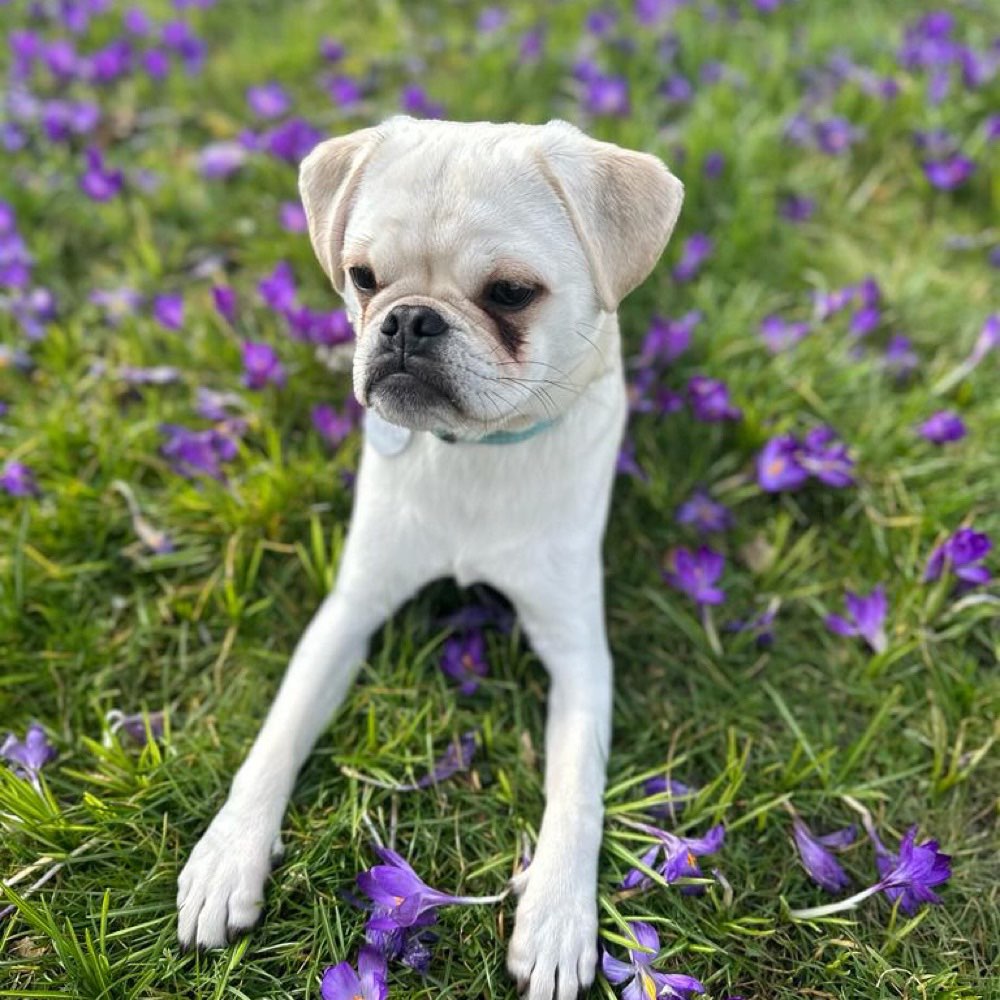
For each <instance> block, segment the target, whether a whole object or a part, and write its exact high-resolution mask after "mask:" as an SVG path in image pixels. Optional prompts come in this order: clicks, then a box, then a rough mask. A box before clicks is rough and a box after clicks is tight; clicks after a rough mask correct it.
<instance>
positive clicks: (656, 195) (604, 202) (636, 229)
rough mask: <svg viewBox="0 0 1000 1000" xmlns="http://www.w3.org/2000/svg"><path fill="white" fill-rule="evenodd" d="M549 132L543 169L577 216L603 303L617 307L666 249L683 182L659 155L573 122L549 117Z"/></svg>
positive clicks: (609, 308)
mask: <svg viewBox="0 0 1000 1000" xmlns="http://www.w3.org/2000/svg"><path fill="white" fill-rule="evenodd" d="M542 136H543V139H542V144H541V148H540V150H539V162H540V166H541V168H542V172H543V173H544V174H545V176H546V178H547V180H548V182H549V184H550V185H551V186H552V188H553V189H554V191H555V193H556V196H557V197H558V198H559V200H560V201H561V202H562V204H563V207H564V208H565V209H566V212H567V213H568V215H569V217H570V220H571V221H572V223H573V228H574V229H575V230H576V234H577V237H578V239H579V240H580V243H581V244H582V246H583V250H584V253H585V254H586V255H587V262H588V264H589V266H590V272H591V275H592V277H593V281H594V287H595V288H596V289H597V294H598V297H599V298H600V301H601V306H602V308H603V309H605V310H606V311H607V312H613V311H614V310H615V309H617V308H618V303H619V302H621V300H622V299H623V298H625V296H626V295H628V293H629V292H631V291H632V289H633V288H635V287H636V286H637V285H639V284H641V283H642V282H643V281H644V280H645V278H646V277H647V276H648V275H649V272H650V271H652V270H653V266H654V265H655V264H656V262H657V260H659V257H660V254H662V253H663V248H664V247H665V246H666V245H667V240H669V239H670V234H671V233H672V232H673V229H674V225H675V223H676V222H677V216H678V215H680V211H681V203H682V202H683V200H684V185H683V184H681V182H680V181H679V180H678V179H677V178H676V177H674V175H673V174H672V173H671V172H670V171H669V170H668V169H667V168H666V166H665V165H664V163H663V161H662V160H660V159H658V158H657V157H655V156H652V155H651V154H649V153H637V152H634V151H633V150H630V149H622V148H621V147H620V146H615V145H613V144H612V143H610V142H599V141H598V140H596V139H591V138H590V137H589V136H588V135H585V134H584V133H583V132H581V131H580V130H579V129H578V128H576V127H575V126H573V125H570V124H569V123H568V122H562V121H551V122H549V123H548V124H547V125H545V126H544V127H543V128H542Z"/></svg>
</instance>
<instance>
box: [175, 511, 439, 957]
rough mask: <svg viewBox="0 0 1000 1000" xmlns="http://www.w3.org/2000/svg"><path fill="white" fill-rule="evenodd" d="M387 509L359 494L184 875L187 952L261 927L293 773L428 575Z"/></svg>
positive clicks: (181, 917)
mask: <svg viewBox="0 0 1000 1000" xmlns="http://www.w3.org/2000/svg"><path fill="white" fill-rule="evenodd" d="M382 513H383V512H382V511H381V510H380V509H378V508H377V506H376V504H375V503H372V504H363V503H362V502H360V497H359V502H358V504H357V506H356V514H355V519H354V522H353V523H352V525H351V529H350V534H349V537H348V540H347V543H346V545H345V547H344V553H343V556H342V558H341V564H340V568H339V572H338V578H337V584H336V587H335V589H334V591H333V592H332V593H331V594H330V595H329V596H328V597H327V598H326V600H324V602H323V604H322V605H321V607H320V609H319V611H318V612H317V613H316V615H315V617H314V618H313V620H312V622H311V623H310V624H309V627H308V628H307V629H306V632H305V634H304V635H303V636H302V638H301V640H300V641H299V644H298V646H297V647H296V649H295V653H294V655H293V656H292V660H291V663H290V664H289V667H288V670H287V672H286V674H285V677H284V680H283V681H282V683H281V688H280V689H279V691H278V695H277V697H276V698H275V701H274V704H273V705H272V706H271V710H270V712H269V713H268V715H267V719H266V721H265V722H264V725H263V727H262V728H261V730H260V733H259V734H258V736H257V739H256V740H255V742H254V744H253V747H252V749H251V750H250V753H249V755H248V756H247V759H246V761H245V762H244V763H243V766H242V767H241V768H240V769H239V771H238V772H237V774H236V777H235V778H234V780H233V784H232V788H231V789H230V792H229V797H228V798H227V799H226V802H225V804H224V805H223V807H222V808H221V809H220V810H219V812H218V814H217V815H216V817H215V819H213V820H212V823H211V824H210V826H209V827H208V829H207V830H206V832H205V833H204V835H203V836H202V838H201V840H200V841H199V842H198V844H197V845H196V847H195V849H194V851H193V852H192V853H191V857H190V858H189V859H188V862H187V864H186V865H185V867H184V870H183V871H182V872H181V875H180V878H179V879H178V883H177V889H178V891H177V906H178V919H177V936H178V938H179V940H180V942H181V945H182V946H184V947H190V946H192V945H197V946H198V947H199V948H215V947H221V946H223V945H225V944H226V943H227V941H228V940H229V939H230V938H231V937H232V936H233V935H234V934H237V933H239V932H240V931H243V930H246V929H247V928H249V927H251V926H253V924H254V923H256V921H257V919H258V917H259V916H260V912H261V905H262V902H263V897H264V883H265V881H266V879H267V876H268V874H269V873H270V870H271V863H272V858H273V857H274V855H275V854H278V853H280V851H281V843H280V839H279V833H280V829H281V821H282V817H283V816H284V812H285V808H286V806H287V805H288V799H289V797H290V796H291V793H292V787H293V785H294V782H295V777H296V775H297V774H298V771H299V769H300V768H301V766H302V764H303V763H304V762H305V759H306V757H307V756H308V754H309V751H310V750H311V748H312V746H313V743H314V742H315V741H316V738H317V737H318V736H319V734H320V733H321V732H322V730H323V728H324V727H325V726H326V724H327V722H328V721H329V719H330V717H331V715H332V714H333V712H334V711H335V710H336V708H337V707H338V706H339V705H340V703H341V701H342V700H343V698H344V695H345V693H346V691H347V689H348V687H349V686H350V683H351V681H352V680H353V679H354V676H355V674H356V673H357V670H358V667H359V666H360V664H361V662H362V660H363V659H364V657H365V655H366V651H367V645H368V640H369V638H370V636H371V634H372V632H373V631H374V630H375V629H376V628H378V626H379V625H380V624H381V623H382V622H383V621H384V619H385V618H386V617H387V616H388V615H389V614H391V613H392V611H393V610H395V608H397V607H398V606H399V605H400V604H401V603H402V602H403V601H404V600H406V599H407V598H408V597H409V596H410V595H411V594H412V593H413V592H414V591H416V590H417V589H418V588H419V587H420V586H421V585H422V584H423V583H425V582H426V581H427V579H428V576H429V574H428V573H427V572H425V571H424V570H425V567H423V566H422V564H421V561H420V558H419V553H420V546H419V544H414V540H413V539H410V538H402V539H398V538H394V537H392V535H393V532H394V525H393V523H392V521H391V520H389V519H387V518H385V517H383V516H382ZM359 514H360V515H361V517H360V518H359Z"/></svg>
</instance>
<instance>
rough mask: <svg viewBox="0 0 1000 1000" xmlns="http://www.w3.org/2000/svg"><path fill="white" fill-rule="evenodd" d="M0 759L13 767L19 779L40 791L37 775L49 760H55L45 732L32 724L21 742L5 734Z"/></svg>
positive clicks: (54, 753) (11, 734) (37, 725)
mask: <svg viewBox="0 0 1000 1000" xmlns="http://www.w3.org/2000/svg"><path fill="white" fill-rule="evenodd" d="M0 757H2V758H3V759H4V760H6V761H7V763H9V764H11V765H12V766H13V768H14V773H15V774H16V775H17V776H18V777H19V778H24V779H25V780H26V781H30V782H31V784H32V785H34V786H35V788H36V789H39V790H40V789H41V783H40V781H39V774H40V772H41V770H42V768H43V767H44V766H45V765H46V764H47V763H48V762H49V761H50V760H54V759H55V757H56V749H55V747H54V746H52V744H51V743H49V741H48V737H46V735H45V730H44V729H42V727H41V726H40V725H39V724H38V723H37V722H33V723H32V724H31V725H30V726H28V731H27V732H26V733H25V736H24V741H23V742H22V741H21V740H19V739H18V738H17V737H16V736H15V735H14V734H13V733H8V734H7V739H5V740H4V742H3V745H0Z"/></svg>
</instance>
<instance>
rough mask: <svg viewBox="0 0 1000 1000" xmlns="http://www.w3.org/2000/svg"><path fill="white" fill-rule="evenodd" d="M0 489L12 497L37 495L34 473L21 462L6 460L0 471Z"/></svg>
mask: <svg viewBox="0 0 1000 1000" xmlns="http://www.w3.org/2000/svg"><path fill="white" fill-rule="evenodd" d="M0 489H2V490H4V491H5V492H6V493H9V494H10V495H11V496H12V497H33V496H38V494H39V492H40V491H39V489H38V484H37V483H36V482H35V474H34V473H33V472H32V471H31V469H29V468H28V466H26V465H25V464H24V463H23V462H8V463H7V464H6V465H5V466H4V467H3V471H2V472H0Z"/></svg>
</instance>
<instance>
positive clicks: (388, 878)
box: [357, 847, 462, 931]
mask: <svg viewBox="0 0 1000 1000" xmlns="http://www.w3.org/2000/svg"><path fill="white" fill-rule="evenodd" d="M375 853H376V854H377V855H378V856H379V858H380V859H381V861H382V862H383V863H382V864H380V865H375V867H374V868H370V869H369V870H368V871H366V872H362V873H361V874H360V875H359V876H358V879H357V881H358V888H359V889H360V890H361V891H362V892H363V893H364V894H365V895H366V896H367V897H368V898H369V899H370V900H371V901H372V902H373V903H374V904H375V906H376V908H377V909H376V911H375V914H374V915H373V916H372V917H371V919H370V920H369V921H368V926H369V927H371V928H372V929H373V930H385V931H392V930H396V929H397V928H400V927H413V926H417V925H419V924H420V923H422V922H426V919H427V918H428V917H431V916H433V915H434V911H435V910H436V909H437V908H438V907H439V906H446V905H448V904H450V903H460V902H462V899H461V898H459V897H457V896H449V895H448V894H447V893H445V892H439V891H438V890H437V889H432V888H431V887H430V886H428V885H427V884H426V883H425V882H424V881H423V880H422V879H421V878H420V876H419V875H417V873H416V872H415V871H414V870H413V869H412V868H411V867H410V866H409V865H408V864H407V863H406V861H404V860H403V858H402V857H400V855H398V854H397V853H396V852H395V851H390V850H389V849H388V848H387V847H376V848H375Z"/></svg>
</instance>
